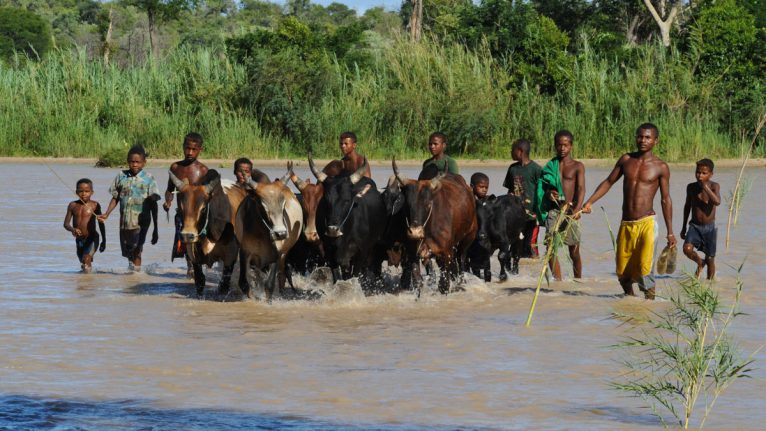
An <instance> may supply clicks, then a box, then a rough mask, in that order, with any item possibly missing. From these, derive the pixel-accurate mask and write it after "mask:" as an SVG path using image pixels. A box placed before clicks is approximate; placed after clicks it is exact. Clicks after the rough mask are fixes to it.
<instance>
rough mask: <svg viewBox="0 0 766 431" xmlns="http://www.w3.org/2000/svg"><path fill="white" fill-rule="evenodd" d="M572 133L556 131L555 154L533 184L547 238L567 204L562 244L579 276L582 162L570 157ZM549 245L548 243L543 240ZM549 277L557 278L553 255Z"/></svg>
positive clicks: (583, 178)
mask: <svg viewBox="0 0 766 431" xmlns="http://www.w3.org/2000/svg"><path fill="white" fill-rule="evenodd" d="M573 143H574V136H573V135H572V133H571V132H570V131H569V130H559V131H558V132H556V135H555V136H554V137H553V145H554V148H555V149H556V157H554V158H553V159H551V161H549V162H548V163H547V164H546V165H545V167H544V168H543V170H542V173H541V176H540V182H539V184H538V187H537V203H538V211H537V214H538V217H539V220H540V222H542V223H545V231H546V232H545V236H546V238H549V237H551V236H552V235H553V234H554V232H553V229H554V228H555V227H556V221H557V219H558V218H559V215H560V214H561V208H562V207H563V205H565V204H568V206H567V212H566V216H567V217H568V219H567V220H565V221H564V222H562V223H560V224H559V227H558V231H559V232H561V233H562V240H563V242H564V244H566V245H567V246H568V247H569V257H570V259H571V260H572V272H573V273H574V278H576V279H579V278H582V259H581V257H580V222H579V221H578V220H576V218H578V213H579V212H580V209H581V208H582V202H583V200H584V199H585V165H583V164H582V162H580V161H577V160H575V159H573V158H572V156H571V152H572V144H573ZM546 242H547V243H548V246H549V247H551V246H552V243H551V242H550V240H549V241H546ZM549 265H550V268H551V271H552V272H553V278H555V279H556V280H561V266H560V265H559V259H558V257H557V256H556V255H554V256H552V258H551V261H550V262H549Z"/></svg>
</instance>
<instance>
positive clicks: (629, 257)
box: [582, 123, 676, 299]
mask: <svg viewBox="0 0 766 431" xmlns="http://www.w3.org/2000/svg"><path fill="white" fill-rule="evenodd" d="M659 137H660V132H659V129H657V126H655V125H654V124H652V123H644V124H642V125H640V126H638V129H637V130H636V150H637V151H635V152H633V153H627V154H623V155H622V157H620V158H619V159H618V160H617V164H616V165H615V166H614V169H612V172H610V173H609V175H608V176H607V177H606V179H605V180H604V181H602V182H601V184H599V185H598V187H597V188H596V190H595V191H594V192H593V195H592V196H591V197H590V198H589V199H588V201H587V202H586V203H585V205H584V206H583V209H582V212H584V213H586V214H589V213H590V212H591V211H592V206H593V204H594V203H596V201H598V200H599V199H601V198H602V197H603V196H604V195H605V194H606V193H607V192H608V191H609V189H610V188H611V187H612V186H613V185H614V183H616V182H617V180H619V179H620V177H622V176H623V175H624V176H625V180H624V183H623V188H622V190H623V201H622V221H621V222H620V230H619V231H618V233H617V250H616V256H615V261H616V262H615V263H616V267H617V268H616V272H617V279H618V280H619V281H620V285H621V286H622V289H623V291H624V292H625V295H629V296H635V293H634V292H633V283H638V287H639V289H641V290H642V291H643V292H644V294H645V296H646V299H654V275H653V271H652V263H653V260H654V237H655V231H656V229H657V227H656V225H657V222H656V221H655V212H654V208H653V205H654V196H655V195H656V194H657V190H658V189H659V190H660V196H661V204H662V216H663V218H664V219H665V227H666V228H667V232H668V235H667V240H668V247H673V246H675V245H676V238H675V236H674V235H673V201H672V200H671V198H670V169H669V168H668V164H667V163H665V162H664V161H662V159H660V158H659V157H657V156H656V155H655V154H654V153H653V152H652V149H653V148H654V146H655V145H657V142H659Z"/></svg>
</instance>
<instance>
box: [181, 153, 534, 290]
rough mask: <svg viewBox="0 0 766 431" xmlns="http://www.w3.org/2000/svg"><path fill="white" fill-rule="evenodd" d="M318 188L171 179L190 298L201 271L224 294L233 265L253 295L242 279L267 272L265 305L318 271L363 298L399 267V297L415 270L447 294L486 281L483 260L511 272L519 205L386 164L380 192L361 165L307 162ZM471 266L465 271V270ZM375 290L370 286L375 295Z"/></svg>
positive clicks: (200, 283)
mask: <svg viewBox="0 0 766 431" xmlns="http://www.w3.org/2000/svg"><path fill="white" fill-rule="evenodd" d="M308 163H309V167H310V169H311V172H312V173H313V174H314V176H315V177H316V180H317V181H316V183H310V182H305V181H302V180H300V179H298V180H296V181H295V186H296V187H297V188H298V190H300V194H298V195H297V196H296V195H295V194H293V192H292V191H291V190H290V188H289V187H287V182H288V181H290V178H291V176H292V168H293V166H292V162H290V163H288V165H287V173H286V174H285V175H284V176H283V177H282V178H280V179H277V180H275V181H270V180H269V179H268V177H266V176H265V175H263V174H262V173H260V172H257V171H256V172H257V173H254V174H253V178H251V179H250V180H249V182H248V184H246V185H244V186H240V185H238V184H235V183H233V182H231V181H228V180H222V179H221V177H220V175H219V174H218V172H217V171H215V170H210V171H209V172H208V174H207V175H206V176H205V177H204V178H203V180H202V184H200V185H191V184H189V183H188V182H186V181H181V180H179V179H178V178H177V177H175V176H174V175H173V173H172V172H170V179H171V181H173V183H174V185H175V187H176V189H177V190H178V205H179V207H180V208H181V210H182V213H183V214H184V222H183V229H182V231H181V238H182V241H183V242H184V243H185V245H186V252H187V255H188V257H189V258H190V261H191V262H192V266H193V269H194V281H195V286H196V290H197V295H198V296H201V295H202V294H203V293H204V288H205V275H204V272H203V271H202V265H207V266H212V265H213V264H214V263H215V262H221V263H222V276H221V281H220V283H219V286H218V288H219V292H220V293H222V294H225V293H227V292H228V290H229V284H230V281H231V276H232V272H233V268H234V265H235V263H236V261H237V257H239V262H240V265H239V268H240V274H239V288H240V289H241V290H242V293H243V294H244V295H246V296H247V297H251V298H252V297H253V293H252V292H253V291H252V289H251V285H250V281H248V280H249V278H248V277H247V272H248V270H249V269H250V268H258V269H259V270H261V271H263V272H264V273H266V274H268V276H267V278H266V281H265V285H264V286H263V289H264V292H265V298H264V299H266V300H267V301H268V300H271V298H272V296H273V294H274V291H275V289H279V292H283V289H284V287H285V283H286V281H289V283H290V285H291V286H292V280H291V277H290V275H291V274H295V273H301V274H304V275H305V274H307V273H308V272H310V271H312V270H314V269H316V268H317V267H320V266H328V267H329V268H330V269H331V270H332V275H333V279H334V281H338V280H345V279H349V278H352V277H358V278H359V281H360V284H361V286H362V288H363V290H364V292H365V293H366V294H371V293H375V292H377V291H379V290H380V289H379V286H381V284H382V283H379V280H380V277H381V271H382V264H383V262H384V261H388V264H389V265H390V266H399V265H401V267H402V272H401V278H400V282H399V289H414V290H415V291H416V293H417V294H418V295H419V294H420V290H421V287H422V284H423V278H422V275H421V271H420V267H421V263H422V264H423V266H424V268H425V269H426V271H427V272H429V273H431V272H433V273H436V271H435V268H434V267H433V262H434V261H435V263H436V264H437V265H438V269H439V271H438V273H439V277H438V288H439V291H440V292H441V293H445V294H446V293H448V292H449V290H450V286H451V283H452V282H454V281H457V280H459V279H460V278H461V277H462V276H461V274H462V272H463V271H464V270H467V269H469V267H470V269H471V270H472V271H473V272H474V273H475V274H476V275H479V274H480V271H482V270H483V271H484V280H485V281H489V280H490V277H491V275H490V271H489V267H490V256H491V255H492V253H493V252H494V251H495V250H498V249H499V250H500V252H499V253H498V258H499V260H500V264H501V265H500V266H501V273H500V278H501V279H504V278H505V277H507V275H506V270H509V271H510V272H511V273H518V262H519V255H520V251H521V235H520V231H521V227H522V226H523V224H524V222H525V219H526V215H525V212H524V209H523V206H522V203H521V201H520V200H519V198H517V197H515V196H502V197H500V198H494V197H491V198H490V199H488V200H486V201H485V202H481V203H479V204H478V205H477V203H476V201H475V199H474V197H473V194H472V192H471V189H470V188H469V187H468V185H467V184H466V182H465V180H464V179H463V177H462V176H460V175H453V174H449V173H444V172H438V171H431V172H429V171H427V170H424V172H422V173H421V175H420V176H419V178H418V179H417V180H415V179H410V178H406V177H405V176H404V175H402V174H401V173H400V172H399V169H398V167H397V164H396V161H392V167H393V172H394V175H392V176H391V179H390V180H389V182H388V184H387V186H386V187H385V188H384V190H383V191H382V193H381V192H380V191H379V190H378V188H377V187H376V185H375V182H374V181H373V180H371V179H370V178H367V177H364V176H363V174H364V172H365V169H366V168H367V161H366V160H365V162H364V165H363V166H362V167H361V168H360V169H359V170H357V171H356V172H354V173H351V174H348V173H343V172H342V170H341V169H337V166H336V169H333V166H332V163H331V164H330V165H328V167H327V168H325V170H324V172H322V171H319V170H318V169H317V168H316V166H315V164H314V161H313V160H312V158H311V156H309V158H308ZM469 265H470V266H469ZM376 286H377V287H376Z"/></svg>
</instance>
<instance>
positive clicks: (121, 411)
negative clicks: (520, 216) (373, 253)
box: [0, 163, 766, 430]
mask: <svg viewBox="0 0 766 431" xmlns="http://www.w3.org/2000/svg"><path fill="white" fill-rule="evenodd" d="M51 167H52V168H53V170H55V172H56V173H57V174H58V175H59V176H60V177H61V178H62V179H63V180H64V181H66V183H67V184H69V185H70V187H72V188H74V184H75V181H76V180H77V179H78V178H80V177H90V178H91V179H92V180H93V181H94V184H95V188H96V192H95V195H94V199H96V200H98V201H100V202H101V203H102V205H103V206H105V205H106V204H107V203H108V200H109V199H108V194H107V188H108V185H109V183H110V181H111V180H112V179H113V178H114V176H115V175H116V173H117V170H116V169H96V168H93V167H90V166H87V165H78V164H73V165H72V164H68V165H53V166H51ZM0 169H2V172H3V174H4V175H3V176H4V180H3V189H4V191H3V197H2V205H1V206H0V219H1V220H2V223H3V227H4V234H3V240H2V241H1V242H0V244H2V246H1V247H2V256H3V258H2V260H0V429H57V430H59V429H88V430H103V429H287V428H289V429H299V430H303V429H338V428H345V429H434V428H440V429H456V428H460V429H475V428H483V429H562V430H564V429H566V430H569V429H588V430H592V429H599V430H614V429H626V430H632V429H659V428H660V427H661V423H660V422H659V421H658V420H657V419H656V418H655V417H654V416H652V415H651V414H650V411H649V410H647V409H646V408H644V407H643V404H642V403H641V402H640V401H638V400H636V399H634V398H630V397H627V396H626V395H624V394H622V393H618V392H615V391H614V390H612V389H610V388H609V382H610V381H612V380H614V379H616V378H617V377H618V376H619V375H620V373H621V368H620V365H619V363H618V362H617V359H618V354H617V352H615V351H614V350H612V349H610V348H609V346H610V345H612V344H614V343H615V342H617V341H619V339H620V337H621V336H624V335H625V334H627V333H628V331H630V327H629V326H628V325H623V324H622V322H621V321H619V320H615V319H613V318H611V317H610V316H611V315H612V313H613V312H626V311H636V310H638V311H648V310H656V311H659V310H661V309H662V307H663V306H664V305H666V304H667V303H663V301H656V302H646V301H644V300H643V299H635V298H622V296H621V295H619V293H620V292H621V289H620V287H619V285H618V284H617V282H616V280H615V276H614V268H613V254H612V251H611V243H610V239H609V232H608V229H607V227H606V222H605V219H604V215H603V213H601V211H600V210H599V211H594V213H593V214H592V215H590V216H586V218H585V221H584V224H583V238H584V240H583V245H582V249H583V260H584V278H583V280H582V281H581V282H579V283H575V282H572V281H564V282H558V283H553V284H551V285H550V287H549V288H546V289H545V290H544V292H543V293H542V295H541V297H540V299H539V301H538V305H537V310H536V312H535V316H534V319H533V322H532V327H531V328H525V327H524V320H525V318H526V315H527V311H528V309H529V305H530V302H531V300H532V289H533V288H534V286H535V284H536V278H535V274H534V273H535V272H537V271H539V263H538V262H537V261H532V260H522V266H521V274H520V275H519V276H514V277H511V278H510V279H509V280H508V281H507V282H504V283H496V282H492V283H488V284H485V283H484V282H481V281H479V280H478V279H475V278H469V280H468V283H467V285H466V286H465V289H466V290H465V291H464V292H459V293H454V294H450V295H448V296H441V295H438V294H424V296H423V297H422V298H421V299H420V300H416V299H415V297H414V295H412V294H410V293H404V294H400V295H398V296H394V295H381V296H372V297H364V296H363V295H360V294H359V293H358V292H357V291H356V290H355V289H354V288H353V287H354V286H352V288H351V289H333V288H332V286H329V287H328V288H327V289H326V290H327V291H328V292H329V294H328V295H327V296H325V297H323V298H320V299H318V300H289V301H288V300H280V301H276V302H275V303H273V304H271V305H267V304H264V303H260V302H256V301H233V302H221V301H220V300H219V299H220V298H215V297H214V295H213V297H210V298H208V299H207V300H197V299H193V297H192V295H193V291H194V289H193V285H192V283H191V282H190V281H187V280H186V279H185V277H184V273H185V268H184V267H183V265H184V264H183V263H182V262H179V261H178V260H176V261H175V262H173V263H171V262H170V259H169V254H170V243H171V240H172V234H173V232H172V231H173V228H172V225H171V224H168V223H166V222H165V220H164V214H161V217H160V242H159V243H158V244H157V245H156V246H151V245H148V244H147V246H146V248H145V253H144V269H145V272H142V273H138V274H127V273H126V267H127V262H126V261H125V260H124V259H123V258H122V257H120V253H119V244H118V242H117V217H112V218H110V219H109V221H108V223H107V235H108V245H107V250H106V252H104V253H103V254H98V255H97V256H96V258H95V262H94V269H95V271H94V272H93V273H92V274H87V275H85V274H80V273H79V272H78V271H79V264H78V262H77V258H76V256H75V253H74V252H75V250H74V241H73V239H72V237H71V235H70V234H69V232H66V231H65V230H64V229H63V228H62V221H63V219H64V213H65V210H66V205H67V203H68V202H69V201H71V200H73V199H74V198H75V197H74V195H73V193H72V192H71V191H67V189H66V188H65V187H64V185H63V184H61V183H60V182H59V181H58V180H57V179H56V177H55V176H54V175H53V174H52V173H51V171H49V169H48V168H47V167H46V166H45V165H43V164H40V163H23V164H20V163H3V164H0ZM264 170H265V171H267V173H268V174H270V175H272V176H274V175H281V174H282V173H283V168H281V167H279V168H276V167H266V168H265V169H264ZM476 170H477V169H476V168H464V169H463V173H464V174H465V175H466V176H469V175H470V174H471V173H473V172H475V171H476ZM481 170H482V171H484V172H485V173H487V174H488V175H489V176H490V178H491V180H490V191H491V192H494V193H501V192H503V191H504V189H502V188H501V184H502V180H503V177H504V175H505V168H494V167H487V168H482V169H481ZM149 171H150V172H151V173H152V174H154V175H155V177H157V178H159V179H161V181H160V182H161V183H162V186H161V187H163V188H164V181H165V178H166V174H165V172H166V170H165V168H162V167H151V165H150V167H149ZM221 171H222V172H224V174H225V175H227V176H231V175H230V168H229V167H228V166H227V167H225V168H221ZM298 173H299V174H300V175H301V176H304V177H305V176H307V175H308V170H307V169H306V168H305V165H304V166H301V167H300V168H298ZM405 173H406V174H408V175H410V176H414V175H415V174H416V172H415V171H414V169H413V168H409V169H405ZM606 173H607V169H606V168H589V169H588V170H587V175H586V178H587V186H588V187H587V188H588V192H587V195H588V196H589V195H590V193H591V191H592V190H593V188H594V187H595V185H596V184H597V183H598V182H599V181H601V180H602V179H603V177H605V175H606ZM373 174H374V179H375V180H376V181H377V183H378V185H379V186H382V185H384V184H385V181H386V179H387V178H388V176H389V175H390V169H385V168H382V167H375V168H374V169H373ZM764 174H766V170H764V169H763V168H753V169H749V170H748V176H749V177H750V178H751V179H753V181H754V184H755V185H756V186H755V187H754V189H753V191H751V192H750V194H749V195H748V196H747V197H746V200H745V204H744V207H743V209H742V214H741V216H740V220H739V224H738V226H737V227H736V228H735V230H734V232H733V241H732V244H731V247H730V248H729V249H728V250H726V248H725V247H724V245H723V241H724V237H725V223H726V213H725V210H723V209H722V210H719V215H718V226H719V246H718V250H719V254H718V259H717V261H718V271H719V282H718V284H719V286H720V289H721V294H722V295H723V296H724V297H725V298H727V299H729V298H731V296H732V294H733V286H734V284H735V277H736V271H735V270H734V267H737V266H739V265H740V264H741V263H742V262H743V261H744V262H745V267H744V272H743V278H744V282H745V290H744V294H743V299H742V310H743V311H744V312H746V313H748V315H747V316H743V317H741V318H739V320H738V321H737V322H736V324H735V326H734V327H733V328H732V331H733V334H734V335H735V336H736V337H737V338H738V339H739V340H740V347H741V348H742V350H743V351H745V352H752V351H754V350H756V349H757V348H758V347H760V346H761V345H763V344H764V342H765V340H766V337H764V335H763V334H764V328H766V313H764V312H765V311H766V289H764V283H763V280H764V279H766V266H764V263H765V262H766V258H765V256H766V222H764V218H763V217H762V215H763V214H764V213H766V199H763V195H762V190H759V189H758V188H757V187H758V185H763V184H764V182H763V181H764V177H765V176H766V175H764ZM735 176H736V172H735V170H734V169H719V170H718V171H716V173H715V176H714V180H717V181H719V182H720V183H721V190H722V192H723V193H722V194H723V195H724V198H726V195H727V194H728V193H729V191H730V190H731V189H732V187H733V184H734V181H735ZM690 181H693V168H691V167H688V166H686V167H684V166H678V167H673V168H672V178H671V188H672V197H673V200H674V204H675V205H674V221H675V226H674V227H675V229H674V230H675V232H676V235H678V231H679V230H680V222H681V214H682V209H683V198H684V196H683V191H684V187H685V185H686V183H688V182H690ZM620 190H621V187H620V185H616V186H615V187H614V188H613V189H612V191H610V193H609V194H608V195H607V196H606V197H605V198H604V199H602V201H600V202H599V203H598V205H599V206H600V205H603V206H604V207H605V208H606V210H607V215H608V218H609V220H610V221H611V222H612V224H613V227H614V228H615V229H616V227H617V223H618V222H619V216H620V199H621V196H620ZM655 205H656V209H657V210H658V212H659V203H658V202H657V203H656V204H655ZM660 226H661V230H660V234H661V235H664V227H662V223H661V222H660ZM496 266H497V263H496V261H495V262H493V267H496ZM679 268H681V269H684V268H685V269H688V270H691V269H692V266H691V262H690V261H688V260H687V259H686V258H684V257H683V256H679ZM569 274H571V269H570V270H569ZM569 274H568V276H569ZM395 275H396V271H392V272H390V274H389V276H388V277H389V278H393V277H395ZM679 276H680V275H679V272H677V273H676V275H675V276H673V277H664V278H660V279H659V281H658V293H659V294H660V295H663V294H668V293H670V292H671V291H672V290H673V289H674V286H675V284H676V282H677V277H679ZM211 277H212V275H211ZM301 283H303V284H305V283H306V280H304V279H300V280H298V284H299V285H300V284H301ZM209 289H210V291H212V289H213V284H212V283H211V282H209ZM755 360H756V362H755V368H756V369H755V371H754V372H753V373H752V377H753V378H752V379H744V380H741V381H737V382H735V384H734V385H732V386H731V388H730V389H729V390H728V391H727V392H726V393H724V395H723V396H722V398H721V399H720V400H719V401H718V403H717V405H716V408H715V410H714V412H713V414H712V416H711V417H710V418H709V419H708V421H707V423H706V426H707V427H708V428H709V429H732V430H733V429H741V430H761V429H764V428H765V427H766V384H764V382H765V381H766V351H763V350H762V351H761V352H760V353H758V354H757V355H756V357H755Z"/></svg>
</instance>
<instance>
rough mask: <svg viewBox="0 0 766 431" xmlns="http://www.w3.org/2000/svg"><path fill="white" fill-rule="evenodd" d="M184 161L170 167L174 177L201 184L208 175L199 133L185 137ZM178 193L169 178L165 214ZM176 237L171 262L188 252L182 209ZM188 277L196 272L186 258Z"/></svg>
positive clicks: (177, 218)
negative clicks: (201, 157) (201, 158)
mask: <svg viewBox="0 0 766 431" xmlns="http://www.w3.org/2000/svg"><path fill="white" fill-rule="evenodd" d="M183 149H184V159H183V160H179V161H177V162H175V163H173V164H172V165H170V171H171V172H173V175H175V176H176V177H178V179H180V180H181V181H184V180H187V181H188V182H189V184H199V182H200V180H201V179H202V177H204V176H205V174H207V166H205V165H204V164H203V163H202V162H200V161H199V160H197V157H199V154H200V153H201V152H202V136H201V135H200V134H199V133H194V132H192V133H189V134H187V135H186V136H185V137H184V146H183ZM174 191H176V187H175V185H174V184H173V181H171V180H170V177H169V176H168V186H167V188H166V189H165V203H163V204H162V207H163V208H164V209H165V212H168V211H170V207H171V206H172V205H173V192H174ZM175 226H176V235H175V238H174V240H173V251H172V253H171V260H173V259H175V258H176V257H182V256H186V250H185V249H184V247H183V243H182V242H181V229H183V214H181V209H180V208H178V209H177V210H176V216H175ZM186 265H187V269H186V275H187V277H189V278H192V277H194V270H193V269H192V266H191V262H190V261H189V258H188V257H187V258H186Z"/></svg>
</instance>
